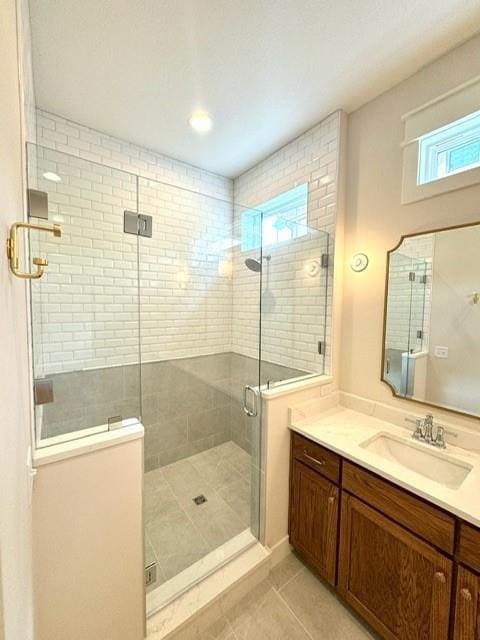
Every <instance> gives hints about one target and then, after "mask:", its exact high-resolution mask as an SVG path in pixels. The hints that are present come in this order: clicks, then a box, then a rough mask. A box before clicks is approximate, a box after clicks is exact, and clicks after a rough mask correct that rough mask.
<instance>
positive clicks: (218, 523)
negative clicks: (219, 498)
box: [191, 503, 245, 550]
mask: <svg viewBox="0 0 480 640" xmlns="http://www.w3.org/2000/svg"><path fill="white" fill-rule="evenodd" d="M207 505H208V503H206V505H200V506H198V507H197V509H198V511H197V513H196V514H194V515H192V516H191V518H192V521H193V523H194V525H195V526H196V527H197V529H198V530H199V531H200V532H201V534H202V535H203V537H204V539H205V540H206V541H207V544H208V546H209V547H210V549H211V550H213V549H216V548H217V547H219V546H220V545H221V544H223V543H224V542H227V540H230V539H231V538H233V537H235V536H236V535H238V534H239V533H241V532H242V531H244V529H245V525H244V523H243V522H242V520H241V519H240V518H239V517H238V516H237V514H236V513H235V512H234V511H233V509H231V508H230V507H229V506H228V505H227V504H224V507H223V508H221V509H217V510H212V511H210V512H209V511H208V509H202V507H204V506H207Z"/></svg>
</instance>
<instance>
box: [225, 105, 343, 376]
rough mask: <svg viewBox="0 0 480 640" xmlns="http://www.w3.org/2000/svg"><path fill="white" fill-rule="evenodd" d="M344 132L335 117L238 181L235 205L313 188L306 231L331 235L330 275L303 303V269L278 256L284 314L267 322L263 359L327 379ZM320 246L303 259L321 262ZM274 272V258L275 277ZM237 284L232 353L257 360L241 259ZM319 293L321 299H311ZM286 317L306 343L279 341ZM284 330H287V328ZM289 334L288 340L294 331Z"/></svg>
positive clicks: (250, 289)
mask: <svg viewBox="0 0 480 640" xmlns="http://www.w3.org/2000/svg"><path fill="white" fill-rule="evenodd" d="M343 126H344V120H343V118H342V114H341V112H339V111H337V112H335V113H333V114H331V115H330V116H329V117H327V118H326V119H324V120H323V121H322V122H320V123H319V124H318V125H316V126H315V127H313V128H312V129H310V130H308V131H307V132H306V133H304V134H303V135H301V136H299V137H298V138H296V139H295V140H293V141H292V142H290V143H289V144H287V145H285V146H284V147H282V148H281V149H279V150H278V151H276V152H275V153H273V154H272V155H270V156H269V157H268V158H266V159H265V160H264V161H262V162H260V163H259V164H257V165H256V166H255V167H253V168H252V169H250V170H249V171H247V172H245V173H244V174H242V175H241V176H239V177H238V178H236V179H235V181H234V199H235V201H236V202H241V203H242V205H244V206H251V207H254V206H258V205H261V203H262V202H266V201H267V200H270V199H271V198H273V197H275V196H277V195H279V194H280V193H283V192H285V191H288V190H289V189H292V188H294V187H295V186H297V185H299V184H303V183H305V182H308V183H309V202H308V225H309V226H310V227H312V228H313V229H317V230H320V231H323V232H326V233H328V234H329V236H328V238H329V244H328V247H329V253H330V268H329V269H328V272H324V273H322V274H320V276H319V278H318V281H313V280H311V281H310V283H309V287H308V288H307V289H305V288H304V287H302V290H303V291H305V295H303V293H302V295H301V296H300V297H296V296H295V294H294V292H295V291H296V287H298V284H299V282H298V278H292V277H291V274H292V273H294V272H297V274H298V273H299V272H300V271H301V268H302V267H301V266H300V265H299V263H298V261H297V262H295V260H294V259H293V260H292V263H290V261H289V256H288V255H283V256H278V260H276V262H277V263H278V267H277V268H280V269H281V270H282V272H283V274H284V277H285V279H284V281H283V282H281V281H280V282H278V284H277V286H276V291H277V292H278V293H279V294H280V293H281V303H282V305H283V310H282V311H283V313H279V314H273V317H272V318H271V320H272V321H271V323H269V321H268V317H267V322H266V325H265V327H264V330H262V354H263V357H265V358H266V359H267V360H273V361H275V362H279V363H280V364H284V365H286V366H291V364H292V362H294V361H297V359H298V358H300V360H301V362H302V364H301V365H300V366H301V367H306V368H307V369H308V370H311V371H319V370H320V371H322V370H324V371H325V372H326V373H329V372H330V370H331V337H332V300H333V246H334V234H335V220H336V212H337V201H338V168H339V153H340V137H341V134H342V131H341V127H343ZM241 213H242V212H241V211H236V212H235V218H234V225H235V226H240V224H241V220H240V216H241ZM316 242H317V246H316V247H315V246H314V243H315V241H314V240H311V243H312V246H311V248H310V254H309V255H308V256H306V255H305V253H304V254H303V259H305V258H306V259H307V260H312V259H315V256H316V257H317V259H319V258H320V255H319V254H320V253H321V252H323V247H324V245H325V244H326V241H325V240H322V239H320V238H317V239H316ZM265 253H267V254H268V253H272V254H274V253H276V251H275V252H270V251H269V250H268V249H265ZM244 257H245V256H244ZM273 271H274V261H273V257H272V273H273ZM322 276H323V277H325V278H326V280H327V283H326V286H327V296H326V301H325V298H322V296H321V293H320V291H321V289H322V282H321V280H322ZM299 277H300V276H299ZM233 278H234V283H235V286H234V288H233V350H234V351H238V352H240V353H244V354H247V355H251V356H253V355H254V353H253V349H252V344H251V342H250V340H249V335H250V334H251V333H252V331H254V324H255V323H254V316H255V309H254V308H246V307H245V304H244V301H245V300H248V299H249V298H250V297H251V296H252V295H253V293H254V288H255V286H256V284H255V282H254V281H253V279H252V278H247V277H245V276H244V266H243V259H242V258H241V257H240V256H239V255H236V256H234V268H233ZM315 287H317V293H316V294H314V295H312V291H313V289H314V288H315ZM282 316H283V317H284V318H286V317H291V318H296V322H299V324H298V325H296V326H294V327H293V329H294V331H298V330H300V331H301V333H302V336H303V339H302V340H301V341H300V342H299V341H297V340H293V341H289V340H288V339H287V340H281V336H282V331H283V328H282ZM324 322H325V323H326V324H325V327H326V332H325V339H326V355H325V358H323V356H319V354H318V351H317V343H318V340H319V339H321V337H322V333H323V323H324ZM285 327H288V322H287V323H286V325H285ZM288 328H290V327H288ZM285 333H288V335H289V336H290V331H286V332H285ZM302 343H303V344H302ZM297 366H298V365H297Z"/></svg>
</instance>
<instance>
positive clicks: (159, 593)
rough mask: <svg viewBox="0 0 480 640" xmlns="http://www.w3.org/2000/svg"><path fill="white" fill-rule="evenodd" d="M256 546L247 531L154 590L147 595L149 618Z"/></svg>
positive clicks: (251, 535)
mask: <svg viewBox="0 0 480 640" xmlns="http://www.w3.org/2000/svg"><path fill="white" fill-rule="evenodd" d="M255 544H258V540H257V539H256V538H255V536H254V535H253V534H252V532H251V531H250V529H245V530H244V531H242V532H241V533H239V534H238V535H236V536H235V537H233V538H231V539H230V540H228V541H227V542H225V543H224V544H222V545H220V546H219V547H217V548H216V549H214V550H213V551H211V552H210V553H208V554H207V555H206V556H204V557H203V558H201V560H198V561H197V562H195V563H194V564H192V565H191V566H189V567H187V568H186V569H184V570H183V571H181V572H180V573H179V574H177V575H176V576H174V577H173V578H171V579H170V580H167V582H164V583H163V584H161V585H159V586H158V587H156V588H155V589H152V590H151V591H150V592H149V593H147V618H149V617H151V616H153V615H154V614H155V613H157V612H158V611H160V610H161V609H163V608H164V607H166V606H167V605H168V604H170V603H171V602H173V601H174V600H176V599H177V598H178V597H179V596H181V595H182V594H184V593H185V592H186V591H189V590H190V589H191V588H192V587H194V586H195V585H197V584H198V583H199V582H201V581H202V580H204V579H205V578H207V577H208V576H210V575H212V574H213V573H215V572H216V571H218V570H219V569H221V568H222V567H224V566H225V565H226V564H228V563H229V562H231V561H232V560H234V559H235V558H237V557H238V556H239V555H240V554H242V553H243V552H244V551H246V550H247V549H249V548H250V547H252V546H254V545H255Z"/></svg>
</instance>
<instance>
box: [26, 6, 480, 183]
mask: <svg viewBox="0 0 480 640" xmlns="http://www.w3.org/2000/svg"><path fill="white" fill-rule="evenodd" d="M30 11H31V21H32V38H33V61H34V76H35V87H36V96H37V104H38V106H39V107H41V108H43V109H46V110H48V111H52V112H54V113H57V114H59V115H62V116H64V117H66V118H69V119H71V120H74V121H76V122H79V123H82V124H85V125H87V126H90V127H93V128H95V129H99V130H101V131H104V132H107V133H109V134H111V135H114V136H117V137H119V138H123V139H125V140H129V141H131V142H134V143H136V144H139V145H142V146H143V147H148V148H150V149H154V150H156V151H159V152H161V153H165V154H167V155H169V156H172V157H174V158H178V159H180V160H184V161H186V162H189V163H191V164H193V165H196V166H199V167H202V168H204V169H209V170H211V171H214V172H216V173H219V174H221V175H224V176H228V177H235V176H237V175H239V174H241V173H242V172H243V171H245V169H247V168H249V167H251V166H252V165H254V164H255V163H256V162H258V161H259V160H261V159H262V158H264V157H265V156H266V155H268V154H269V153H271V152H272V151H274V150H275V149H278V148H279V147H280V146H282V145H283V144H284V143H286V142H288V141H289V140H291V139H292V138H294V137H295V136H296V135H298V134H299V133H301V132H303V131H305V130H306V129H308V128H309V127H310V126H312V125H313V124H315V123H316V122H318V121H319V120H321V119H322V118H323V117H324V116H326V115H328V114H329V113H330V112H331V111H333V110H335V109H337V108H339V107H341V108H344V109H345V110H346V111H352V110H353V109H356V108H357V107H359V106H360V105H362V104H363V103H365V102H367V101H368V100H370V99H372V98H374V97H375V96H376V95H378V94H380V93H381V92H383V91H385V90H386V89H388V88H390V87H392V86H393V85H395V84H396V83H397V82H399V81H401V80H403V79H404V78H406V77H408V76H409V75H411V74H412V73H413V72H415V71H416V70H417V69H419V68H420V67H421V66H423V65H424V64H426V63H428V62H429V61H431V60H433V59H434V58H436V57H438V56H439V55H441V54H442V53H444V52H445V51H447V50H449V49H451V48H452V47H454V46H455V45H456V44H458V43H460V42H462V41H463V40H465V39H467V38H468V37H469V36H471V35H473V34H474V32H475V31H476V30H477V29H478V28H479V25H480V3H479V1H478V0H435V2H434V3H432V0H395V1H394V0H81V1H79V0H62V1H61V2H59V1H58V0H30ZM197 108H203V109H206V110H207V111H209V112H210V113H211V114H212V116H213V118H214V127H213V129H212V130H211V132H210V133H208V134H205V135H203V136H202V135H199V134H197V133H195V132H194V131H193V130H192V129H191V128H190V126H189V124H188V118H189V117H190V115H191V113H192V111H193V110H194V109H197Z"/></svg>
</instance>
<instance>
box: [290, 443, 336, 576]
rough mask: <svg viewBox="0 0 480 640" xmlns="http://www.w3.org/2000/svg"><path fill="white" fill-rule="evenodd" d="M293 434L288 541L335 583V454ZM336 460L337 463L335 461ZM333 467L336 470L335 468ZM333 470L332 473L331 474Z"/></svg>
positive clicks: (320, 572) (317, 569)
mask: <svg viewBox="0 0 480 640" xmlns="http://www.w3.org/2000/svg"><path fill="white" fill-rule="evenodd" d="M324 454H325V451H324V450H323V448H322V447H317V445H315V444H314V443H312V442H310V441H308V440H306V439H305V438H301V437H300V436H298V435H295V436H294V437H293V439H292V456H291V473H290V518H289V534H290V543H291V544H292V546H293V547H295V549H297V550H298V551H299V552H300V553H301V554H302V555H303V556H304V557H305V559H306V560H307V561H308V562H309V563H310V564H311V565H312V567H313V568H314V569H316V571H317V572H318V573H319V574H320V575H321V576H322V577H324V578H325V580H327V581H328V582H330V584H332V585H334V584H335V576H336V564H337V544H338V512H339V489H338V487H337V485H336V484H334V483H333V482H332V481H331V480H330V479H329V478H331V477H336V478H338V474H337V471H338V468H339V467H338V461H336V460H335V458H332V456H334V455H335V454H332V453H331V452H328V455H324ZM335 463H336V464H335ZM335 469H336V471H334V470H335ZM332 474H333V475H332Z"/></svg>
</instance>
